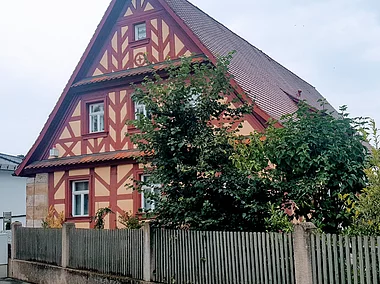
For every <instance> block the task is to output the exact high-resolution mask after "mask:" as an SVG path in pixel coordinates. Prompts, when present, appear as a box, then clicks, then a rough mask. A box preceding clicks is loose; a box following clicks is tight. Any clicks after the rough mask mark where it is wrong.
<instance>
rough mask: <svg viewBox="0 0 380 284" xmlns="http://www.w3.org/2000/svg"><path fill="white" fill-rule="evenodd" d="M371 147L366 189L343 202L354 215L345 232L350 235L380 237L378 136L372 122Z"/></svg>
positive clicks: (379, 140) (379, 146) (379, 138)
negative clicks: (356, 196)
mask: <svg viewBox="0 0 380 284" xmlns="http://www.w3.org/2000/svg"><path fill="white" fill-rule="evenodd" d="M370 128H371V130H372V133H371V135H370V136H372V139H371V140H370V142H373V143H372V144H373V147H372V151H371V155H370V158H369V162H368V167H367V168H366V169H365V173H366V175H367V178H368V183H367V186H366V188H365V189H364V190H363V191H362V192H361V194H360V195H359V197H358V198H357V200H356V199H349V198H348V197H347V196H344V197H345V198H344V200H345V201H346V203H347V205H348V206H349V210H350V211H352V212H353V213H354V218H353V220H354V222H353V224H352V226H350V227H349V228H348V230H347V233H348V234H352V235H375V236H379V235H380V135H379V134H378V129H377V128H376V124H375V121H374V120H371V121H370Z"/></svg>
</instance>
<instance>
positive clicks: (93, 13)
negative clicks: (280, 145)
mask: <svg viewBox="0 0 380 284" xmlns="http://www.w3.org/2000/svg"><path fill="white" fill-rule="evenodd" d="M109 2H110V0H65V1H51V0H33V1H31V0H17V1H6V0H3V1H1V2H0V39H1V40H0V42H1V44H0V62H1V64H0V86H1V89H0V102H1V122H2V123H1V124H2V128H3V129H2V131H1V132H2V133H1V135H0V152H2V153H9V154H26V153H27V151H28V150H29V148H30V147H31V146H32V144H33V143H34V141H35V140H36V138H37V136H38V134H39V132H40V131H41V129H42V127H43V125H44V123H45V122H46V120H47V117H48V115H49V114H50V112H51V111H52V109H53V107H54V105H55V103H56V101H57V100H58V97H59V96H60V95H61V92H62V90H63V88H64V87H65V84H66V83H67V81H68V79H69V77H70V75H71V73H72V72H73V70H74V68H75V66H76V65H77V63H78V61H79V59H80V57H81V55H82V54H83V52H84V50H85V48H86V46H87V44H88V42H89V41H90V38H91V36H92V34H93V33H94V31H95V29H96V27H97V25H98V23H99V22H100V19H101V17H102V16H103V14H104V12H105V10H106V8H107V6H108V4H109ZM191 2H192V3H194V4H195V5H197V6H198V7H200V8H201V9H202V10H204V11H205V12H207V13H208V14H209V15H211V16H212V17H214V18H216V19H217V20H218V21H220V22H222V23H223V24H224V25H226V26H227V27H228V28H230V29H232V30H233V31H234V32H236V33H237V34H239V35H240V36H242V37H243V38H245V39H246V40H248V41H249V42H250V43H252V44H253V45H255V46H256V47H257V48H259V49H261V50H263V51H264V52H265V53H267V54H268V55H269V56H271V57H272V58H273V59H275V60H277V61H278V62H280V63H281V64H282V65H284V66H285V67H287V68H288V69H290V70H291V71H293V72H294V73H296V74H297V75H299V76H300V77H301V78H303V79H305V80H306V81H308V82H309V83H310V84H312V85H313V86H315V87H316V88H317V89H318V90H319V92H321V94H322V95H323V96H324V97H326V98H327V100H328V101H329V102H330V103H331V104H332V105H333V106H334V107H335V108H338V107H339V106H340V105H348V107H349V112H350V113H351V114H352V115H353V116H370V117H372V118H375V120H376V121H377V122H378V123H379V124H380V99H379V96H380V1H378V0H266V1H262V0H240V1H227V0H207V1H206V0H191Z"/></svg>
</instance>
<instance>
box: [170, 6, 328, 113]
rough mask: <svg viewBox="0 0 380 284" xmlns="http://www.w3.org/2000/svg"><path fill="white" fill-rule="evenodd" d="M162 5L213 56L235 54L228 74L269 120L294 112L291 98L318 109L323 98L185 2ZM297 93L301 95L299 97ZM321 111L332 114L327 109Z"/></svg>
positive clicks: (313, 89) (277, 64)
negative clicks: (168, 7)
mask: <svg viewBox="0 0 380 284" xmlns="http://www.w3.org/2000/svg"><path fill="white" fill-rule="evenodd" d="M165 2H166V3H167V4H168V5H169V6H170V8H171V9H172V10H173V11H174V12H175V13H176V15H177V16H178V17H179V18H180V19H181V20H182V21H183V22H184V24H185V25H186V26H187V27H189V28H190V30H191V31H192V32H193V33H194V34H195V36H196V37H197V38H198V39H199V41H200V42H201V43H202V44H203V45H204V46H205V47H206V48H207V49H208V50H209V51H210V52H211V53H212V54H213V56H215V57H216V56H218V55H226V54H227V53H228V52H231V51H233V50H235V51H236V54H235V55H234V58H233V59H232V62H231V65H230V72H231V74H232V75H234V77H235V80H236V82H237V83H238V84H239V85H240V87H242V88H243V90H244V91H245V92H246V93H247V94H249V95H250V96H251V97H252V98H253V99H254V100H255V102H256V103H257V104H258V106H259V107H260V108H261V109H262V110H264V111H265V112H267V113H268V114H269V115H270V116H271V117H273V118H275V119H280V118H281V116H282V115H284V114H289V113H293V112H294V111H296V110H297V106H296V104H295V103H294V101H293V99H292V97H294V98H296V99H298V100H306V101H307V102H308V104H310V105H311V106H312V107H315V108H320V102H319V100H322V99H324V98H323V97H322V95H321V94H320V93H319V92H318V91H317V90H316V89H315V88H314V87H313V86H312V85H310V84H309V83H307V82H306V81H304V80H302V79H301V78H300V77H298V76H297V75H295V74H294V73H292V72H291V71H289V70H288V69H286V68H285V67H284V66H282V65H281V64H279V63H278V62H276V61H275V60H273V59H272V58H270V57H269V56H268V55H266V54H265V53H263V52H262V51H260V50H259V49H257V48H256V47H254V46H253V45H251V44H250V43H249V42H247V41H246V40H244V39H243V38H241V37H240V36H238V35H236V34H235V33H233V32H232V31H231V30H229V29H228V28H226V27H225V26H224V25H222V24H221V23H219V22H218V21H216V20H214V19H213V18H212V17H210V16H209V15H207V14H206V13H204V12H203V11H201V10H200V9H199V8H197V7H196V6H194V5H192V4H191V3H190V2H188V1H187V0H165ZM299 90H300V91H302V92H301V96H300V97H298V91H299ZM325 107H327V108H329V109H330V110H331V111H334V109H333V107H332V106H331V105H327V106H325Z"/></svg>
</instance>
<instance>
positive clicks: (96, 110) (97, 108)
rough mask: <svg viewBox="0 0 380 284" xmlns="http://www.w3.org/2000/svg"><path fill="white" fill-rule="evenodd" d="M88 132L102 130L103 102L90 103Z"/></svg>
mask: <svg viewBox="0 0 380 284" xmlns="http://www.w3.org/2000/svg"><path fill="white" fill-rule="evenodd" d="M88 108H89V123H90V125H89V133H94V132H102V131H104V103H96V104H90V105H89V106H88Z"/></svg>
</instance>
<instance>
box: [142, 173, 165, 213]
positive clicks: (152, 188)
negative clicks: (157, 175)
mask: <svg viewBox="0 0 380 284" xmlns="http://www.w3.org/2000/svg"><path fill="white" fill-rule="evenodd" d="M141 181H142V182H149V176H148V175H142V176H141ZM160 187H161V185H159V184H152V185H144V186H143V187H142V192H141V208H142V209H144V211H150V210H154V208H155V204H154V201H153V200H151V199H149V197H146V196H147V193H149V194H157V195H158V194H159V193H160Z"/></svg>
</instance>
